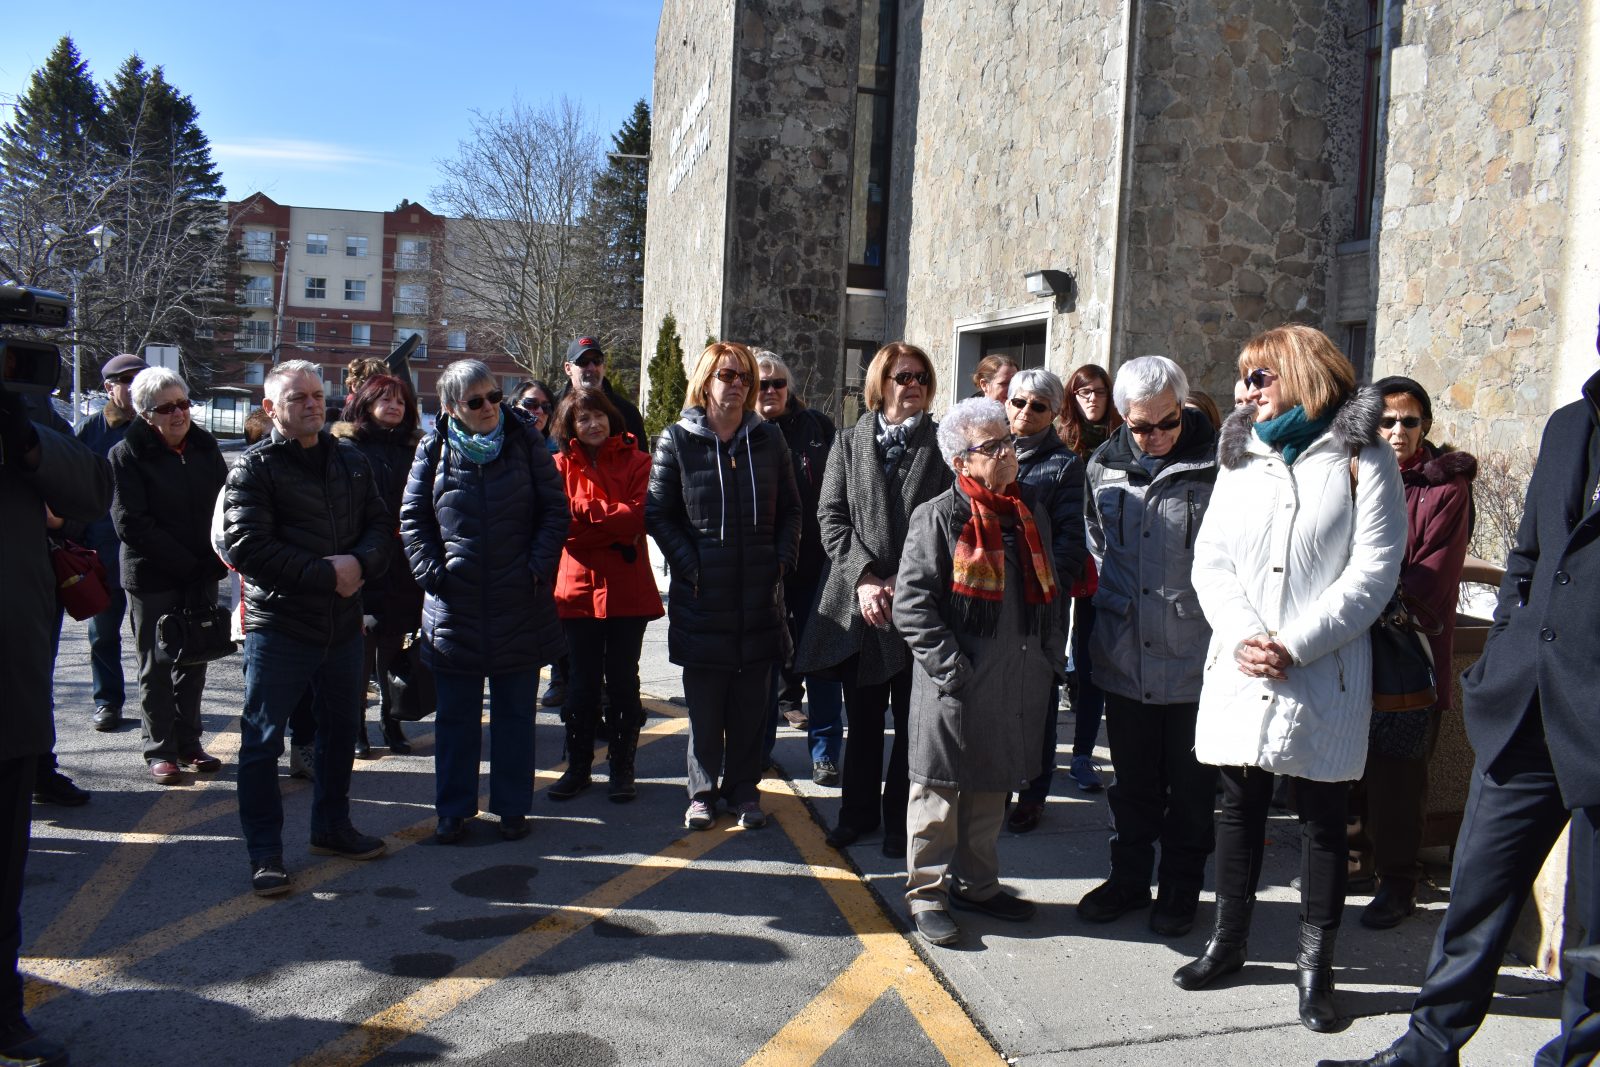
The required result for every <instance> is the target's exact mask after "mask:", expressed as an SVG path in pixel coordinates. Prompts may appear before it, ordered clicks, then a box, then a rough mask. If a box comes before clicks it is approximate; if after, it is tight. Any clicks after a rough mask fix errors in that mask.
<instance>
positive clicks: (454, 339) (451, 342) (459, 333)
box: [444, 330, 467, 352]
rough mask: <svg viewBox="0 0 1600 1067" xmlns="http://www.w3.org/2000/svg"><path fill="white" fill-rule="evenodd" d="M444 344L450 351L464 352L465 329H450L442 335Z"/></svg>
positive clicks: (465, 347) (465, 346) (465, 343)
mask: <svg viewBox="0 0 1600 1067" xmlns="http://www.w3.org/2000/svg"><path fill="white" fill-rule="evenodd" d="M444 346H445V347H446V348H448V349H449V350H450V351H452V352H465V351H466V350H467V331H466V330H450V331H449V332H447V333H446V334H445V335H444Z"/></svg>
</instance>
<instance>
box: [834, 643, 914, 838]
mask: <svg viewBox="0 0 1600 1067" xmlns="http://www.w3.org/2000/svg"><path fill="white" fill-rule="evenodd" d="M915 669H916V667H915V665H914V664H913V665H908V666H907V667H906V668H905V669H904V670H902V671H901V672H900V673H899V674H897V675H895V676H894V677H892V678H890V679H889V680H887V681H883V682H877V683H874V684H872V685H861V684H859V683H858V682H857V681H856V679H855V674H856V664H855V662H854V661H853V660H852V661H850V662H848V663H846V664H845V665H844V667H843V668H841V671H842V673H843V676H844V714H845V723H846V726H847V732H846V734H845V742H844V769H843V770H842V771H841V772H840V781H839V784H840V794H841V795H840V804H839V825H840V826H848V827H850V828H851V829H853V830H855V831H856V832H857V833H863V834H865V833H870V832H871V831H873V830H876V829H877V828H878V822H879V811H880V806H881V810H882V821H883V827H884V831H883V832H884V835H885V836H886V837H892V838H899V837H904V836H905V832H906V800H907V798H908V797H909V796H910V794H911V775H910V772H909V771H908V769H907V764H906V742H907V730H906V719H907V717H908V716H909V715H910V713H911V672H912V671H913V670H915ZM885 710H888V711H889V712H890V714H891V715H892V717H893V719H894V743H893V745H892V746H891V747H890V749H889V767H888V769H887V770H885V769H884V766H883V713H884V711H885ZM880 785H881V787H882V789H881V792H880V788H879V787H880Z"/></svg>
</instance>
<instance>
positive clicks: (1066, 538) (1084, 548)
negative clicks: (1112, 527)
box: [1017, 426, 1089, 608]
mask: <svg viewBox="0 0 1600 1067" xmlns="http://www.w3.org/2000/svg"><path fill="white" fill-rule="evenodd" d="M1017 481H1019V482H1021V483H1022V484H1023V485H1026V486H1029V487H1030V488H1032V490H1033V495H1034V500H1035V501H1036V502H1037V503H1036V505H1035V506H1036V507H1041V508H1043V509H1044V510H1045V511H1047V512H1049V514H1050V548H1051V553H1050V554H1051V556H1052V557H1053V558H1054V559H1055V563H1056V584H1057V585H1059V586H1060V587H1061V588H1062V589H1063V590H1067V589H1071V588H1072V583H1073V582H1076V581H1077V580H1078V576H1079V575H1080V574H1082V573H1083V560H1084V557H1085V556H1087V555H1088V554H1089V541H1088V537H1087V535H1086V534H1085V533H1084V525H1083V461H1082V460H1080V459H1079V458H1078V456H1077V453H1075V452H1073V451H1072V449H1070V448H1068V447H1067V446H1066V444H1064V443H1063V442H1062V440H1061V438H1060V436H1058V435H1057V434H1056V431H1055V427H1053V426H1047V427H1045V430H1044V437H1043V438H1042V439H1041V440H1040V441H1039V444H1038V445H1037V446H1036V447H1034V448H1031V449H1029V450H1027V451H1026V452H1021V451H1019V452H1018V453H1017ZM1070 600H1071V598H1070V597H1068V596H1067V595H1066V593H1065V592H1063V593H1062V596H1061V603H1062V605H1063V608H1064V607H1065V605H1066V604H1067V603H1068V602H1069V601H1070Z"/></svg>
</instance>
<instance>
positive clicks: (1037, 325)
mask: <svg viewBox="0 0 1600 1067" xmlns="http://www.w3.org/2000/svg"><path fill="white" fill-rule="evenodd" d="M1041 303H1042V301H1041ZM955 326H956V345H955V357H956V358H955V365H954V366H952V367H950V368H949V369H946V368H944V367H941V368H939V387H940V389H941V390H942V389H944V387H945V382H946V380H947V378H946V376H947V375H949V378H948V381H949V382H950V386H949V388H950V395H952V396H958V397H960V396H966V395H968V394H969V393H970V392H971V390H972V374H973V372H974V371H976V370H977V369H978V363H979V362H980V361H981V360H982V359H983V357H985V356H1010V357H1011V358H1012V359H1013V360H1015V361H1016V363H1017V365H1018V366H1019V367H1021V368H1023V369H1024V370H1027V369H1029V368H1032V367H1043V366H1044V354H1045V352H1046V351H1047V350H1048V347H1049V342H1050V312H1049V310H1048V309H1046V310H1042V311H1041V310H1038V309H1036V308H1034V307H1032V306H1031V305H1030V306H1027V307H1020V308H1013V309H1011V310H1008V311H999V312H993V313H991V314H989V315H983V316H977V317H974V318H970V319H960V320H958V321H957V322H956V324H955Z"/></svg>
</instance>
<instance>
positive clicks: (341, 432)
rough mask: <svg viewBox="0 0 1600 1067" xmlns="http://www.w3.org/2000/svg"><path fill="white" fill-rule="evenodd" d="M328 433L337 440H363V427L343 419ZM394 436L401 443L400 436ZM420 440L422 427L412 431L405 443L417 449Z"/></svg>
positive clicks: (330, 428) (329, 428)
mask: <svg viewBox="0 0 1600 1067" xmlns="http://www.w3.org/2000/svg"><path fill="white" fill-rule="evenodd" d="M328 432H329V433H331V434H332V435H333V436H335V437H337V438H339V439H341V440H344V441H359V440H361V427H359V426H357V425H356V424H355V423H353V422H345V421H344V420H342V419H341V420H340V421H338V422H336V423H334V424H333V425H332V426H329V427H328ZM378 432H379V433H382V432H384V431H381V430H380V431H378ZM390 432H391V433H392V431H390ZM393 436H394V437H395V440H396V443H400V442H399V434H394V435H393ZM420 440H422V429H421V427H418V428H417V429H415V430H412V431H411V437H410V439H409V440H407V441H405V442H404V443H405V444H407V445H409V446H410V447H412V448H416V447H417V442H418V441H420Z"/></svg>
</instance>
